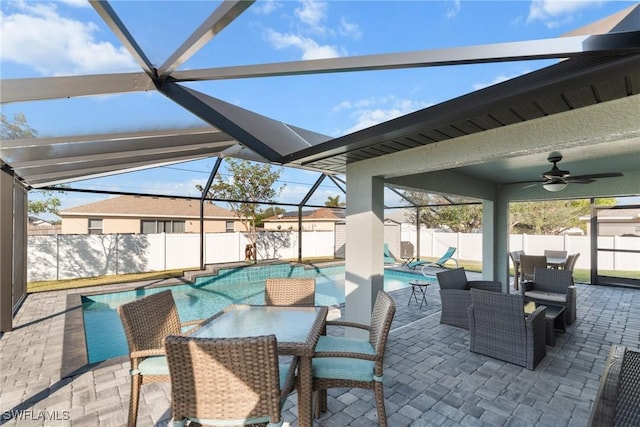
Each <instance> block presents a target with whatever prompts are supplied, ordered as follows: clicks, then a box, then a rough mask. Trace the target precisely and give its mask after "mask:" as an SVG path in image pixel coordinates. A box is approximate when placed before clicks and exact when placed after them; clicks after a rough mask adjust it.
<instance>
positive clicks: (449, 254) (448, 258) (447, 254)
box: [407, 246, 458, 270]
mask: <svg viewBox="0 0 640 427" xmlns="http://www.w3.org/2000/svg"><path fill="white" fill-rule="evenodd" d="M455 252H456V248H455V247H453V246H450V247H449V249H447V252H445V253H444V255H442V257H441V258H440V259H439V260H437V261H421V260H418V261H413V262H410V263H409V264H408V265H407V266H408V267H409V268H410V269H412V270H415V269H416V268H417V267H419V266H422V268H424V267H440V268H445V266H444V264H445V263H446V262H448V261H453V262H454V263H455V264H456V267H458V260H457V259H455V258H454V257H453V254H454V253H455Z"/></svg>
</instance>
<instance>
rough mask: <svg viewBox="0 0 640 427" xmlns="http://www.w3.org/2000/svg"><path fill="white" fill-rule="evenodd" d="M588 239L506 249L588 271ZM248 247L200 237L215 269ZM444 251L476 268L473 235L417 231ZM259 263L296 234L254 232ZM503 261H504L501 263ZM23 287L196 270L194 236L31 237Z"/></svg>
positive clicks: (638, 246) (613, 260) (310, 241)
mask: <svg viewBox="0 0 640 427" xmlns="http://www.w3.org/2000/svg"><path fill="white" fill-rule="evenodd" d="M400 234H401V235H400V239H401V240H402V241H409V242H411V243H413V245H414V248H415V247H417V239H416V232H415V228H412V227H410V226H409V227H407V226H405V225H404V224H403V226H402V227H401V233H400ZM589 239H590V237H589V236H531V235H522V234H514V235H511V236H510V240H509V247H510V250H520V249H522V250H524V251H525V252H526V253H528V254H540V255H542V254H543V252H544V250H545V249H553V250H566V251H567V252H568V253H576V252H579V253H580V254H581V255H580V257H579V258H578V263H577V265H576V268H581V269H589V268H591V260H590V257H589V254H590V241H589ZM334 241H335V234H334V232H333V231H304V232H303V233H302V256H303V257H304V258H311V257H330V256H333V255H334V253H335V252H336V250H337V249H336V246H335V244H334ZM247 243H248V241H247V239H246V236H245V234H244V233H210V234H206V235H205V244H204V248H205V256H204V259H205V263H206V264H215V263H222V262H234V261H243V260H244V248H245V246H246V244H247ZM390 243H392V244H390V245H389V247H390V248H397V249H392V255H394V256H395V257H396V258H398V259H399V258H400V253H396V252H399V247H400V245H398V244H395V243H397V242H390ZM599 245H600V247H606V248H610V249H634V250H640V238H638V237H601V238H600V241H599ZM449 246H455V247H456V248H457V250H456V254H455V257H456V258H457V259H462V260H472V261H482V235H481V234H478V233H469V234H467V233H443V232H435V231H433V230H422V231H421V233H420V256H421V257H440V256H441V255H442V254H444V253H445V251H446V250H447V248H448V247H449ZM257 248H258V259H278V258H283V259H297V258H298V233H297V232H290V231H275V232H263V233H260V236H259V239H258V243H257ZM506 256H508V255H507V254H505V257H506ZM27 262H28V266H27V267H28V268H27V271H28V279H27V280H28V281H30V282H31V281H37V280H56V279H70V278H79V277H93V276H102V275H113V274H125V273H139V272H145V271H161V270H170V269H180V268H184V269H188V268H197V267H198V266H199V265H200V235H199V234H193V233H185V234H164V233H162V234H100V235H95V234H93V235H70V234H58V235H46V236H29V239H28V259H27ZM599 268H600V269H605V270H638V269H640V262H639V260H638V254H634V253H626V254H625V253H617V254H615V255H614V254H612V253H606V252H604V253H601V254H600V255H599Z"/></svg>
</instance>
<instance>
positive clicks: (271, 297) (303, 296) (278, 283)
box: [264, 277, 316, 306]
mask: <svg viewBox="0 0 640 427" xmlns="http://www.w3.org/2000/svg"><path fill="white" fill-rule="evenodd" d="M264 300H265V304H266V305H306V306H312V305H315V301H316V279H309V278H304V279H303V278H294V277H285V278H275V279H267V283H266V285H265V291H264Z"/></svg>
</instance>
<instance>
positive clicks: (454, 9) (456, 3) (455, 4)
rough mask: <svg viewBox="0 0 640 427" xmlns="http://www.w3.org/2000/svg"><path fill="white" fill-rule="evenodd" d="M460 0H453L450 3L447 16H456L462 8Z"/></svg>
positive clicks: (451, 17)
mask: <svg viewBox="0 0 640 427" xmlns="http://www.w3.org/2000/svg"><path fill="white" fill-rule="evenodd" d="M461 7H462V6H461V4H460V0H453V1H452V2H450V3H449V7H448V8H447V18H448V19H453V18H455V17H456V16H457V15H458V13H459V12H460V9H461Z"/></svg>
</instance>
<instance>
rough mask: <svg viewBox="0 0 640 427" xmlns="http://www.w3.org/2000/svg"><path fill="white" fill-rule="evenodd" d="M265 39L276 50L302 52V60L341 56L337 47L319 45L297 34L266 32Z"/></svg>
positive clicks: (270, 30)
mask: <svg viewBox="0 0 640 427" xmlns="http://www.w3.org/2000/svg"><path fill="white" fill-rule="evenodd" d="M267 39H268V40H269V42H270V43H271V44H272V45H273V47H275V48H276V49H286V48H296V49H299V50H300V51H301V52H302V59H304V60H308V59H323V58H336V57H338V56H341V54H342V52H341V49H340V48H339V47H336V46H329V45H320V44H318V43H317V42H316V41H315V40H313V39H311V38H308V37H304V36H301V35H297V34H282V33H279V32H277V31H274V30H272V29H268V30H267Z"/></svg>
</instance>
